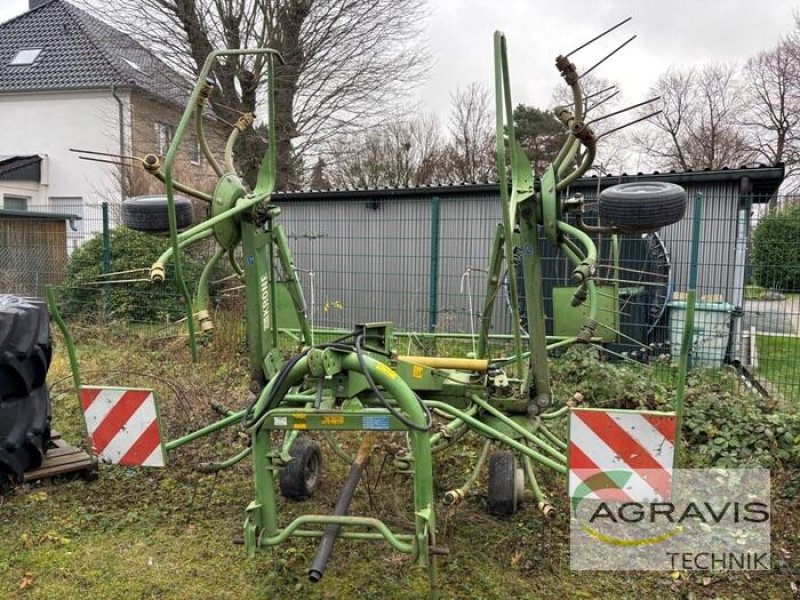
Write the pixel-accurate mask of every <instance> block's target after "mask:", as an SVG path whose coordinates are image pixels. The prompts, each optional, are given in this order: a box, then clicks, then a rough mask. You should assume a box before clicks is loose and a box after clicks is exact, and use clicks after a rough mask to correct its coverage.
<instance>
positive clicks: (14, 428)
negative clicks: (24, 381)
mask: <svg viewBox="0 0 800 600" xmlns="http://www.w3.org/2000/svg"><path fill="white" fill-rule="evenodd" d="M50 419H51V414H50V394H49V393H48V391H47V386H45V385H43V386H41V387H38V388H36V389H35V390H33V391H31V393H30V394H28V395H27V396H21V397H17V398H9V397H6V398H3V399H2V400H0V473H5V474H6V475H7V477H8V478H10V479H12V480H16V481H19V480H21V478H22V474H23V473H24V472H25V471H29V470H31V469H35V468H37V467H38V466H39V465H41V464H42V459H43V458H44V454H45V451H46V449H47V443H48V442H49V441H50Z"/></svg>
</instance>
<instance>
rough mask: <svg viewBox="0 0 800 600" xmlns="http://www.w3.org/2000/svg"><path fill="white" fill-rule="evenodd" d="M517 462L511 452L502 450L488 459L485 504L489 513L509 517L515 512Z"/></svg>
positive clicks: (517, 494) (518, 494)
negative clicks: (487, 482) (487, 484)
mask: <svg viewBox="0 0 800 600" xmlns="http://www.w3.org/2000/svg"><path fill="white" fill-rule="evenodd" d="M518 488H519V485H518V477H517V460H516V458H515V457H514V453H513V452H508V451H506V450H502V451H499V452H493V453H492V455H491V456H490V457H489V486H488V489H487V501H488V502H487V504H488V509H489V512H490V513H491V514H493V515H498V516H501V517H510V516H511V515H513V514H514V513H515V512H517V500H518V498H519V496H520V490H519V489H518Z"/></svg>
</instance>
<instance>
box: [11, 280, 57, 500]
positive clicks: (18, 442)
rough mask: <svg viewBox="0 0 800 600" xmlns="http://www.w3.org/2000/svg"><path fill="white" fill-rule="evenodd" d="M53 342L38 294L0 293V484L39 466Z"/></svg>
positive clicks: (46, 425) (47, 428) (47, 412)
mask: <svg viewBox="0 0 800 600" xmlns="http://www.w3.org/2000/svg"><path fill="white" fill-rule="evenodd" d="M51 355H52V344H51V341H50V319H49V315H48V312H47V306H46V305H45V303H44V302H42V301H41V300H35V299H31V298H20V297H17V296H8V295H0V485H2V484H3V483H9V482H12V481H14V480H17V481H18V480H20V479H21V477H22V474H23V473H24V472H25V471H28V470H30V469H35V468H36V467H38V466H39V465H40V464H41V462H42V458H43V457H44V452H45V448H46V446H47V442H48V441H49V439H50V395H49V393H48V391H47V386H46V385H45V378H46V376H47V369H48V367H49V366H50V358H51Z"/></svg>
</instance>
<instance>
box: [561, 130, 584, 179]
mask: <svg viewBox="0 0 800 600" xmlns="http://www.w3.org/2000/svg"><path fill="white" fill-rule="evenodd" d="M570 137H572V136H570ZM580 147H581V141H580V140H579V139H578V138H573V139H572V144H571V145H570V148H569V151H568V152H567V154H566V156H564V161H563V162H562V163H561V164H560V165H559V166H558V171H557V173H556V175H557V176H558V177H559V178H561V177H562V176H563V175H564V173H565V172H566V171H567V169H568V168H569V165H570V163H571V162H572V160H573V159H574V158H575V155H576V154H577V153H578V148H580Z"/></svg>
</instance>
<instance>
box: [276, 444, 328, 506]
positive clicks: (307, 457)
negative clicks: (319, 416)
mask: <svg viewBox="0 0 800 600" xmlns="http://www.w3.org/2000/svg"><path fill="white" fill-rule="evenodd" d="M289 454H290V455H291V457H292V460H290V461H289V462H288V463H287V464H286V466H285V467H283V469H281V474H280V478H279V479H278V483H279V487H280V490H281V494H282V495H283V496H284V498H289V499H290V500H307V499H308V498H310V497H311V496H312V495H313V494H314V490H315V489H316V488H317V484H318V483H319V480H320V477H321V475H322V453H321V452H320V450H319V444H317V442H315V441H314V440H312V439H310V438H307V437H298V438H297V439H296V440H295V441H294V444H292V447H291V449H290V450H289Z"/></svg>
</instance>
